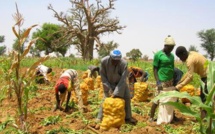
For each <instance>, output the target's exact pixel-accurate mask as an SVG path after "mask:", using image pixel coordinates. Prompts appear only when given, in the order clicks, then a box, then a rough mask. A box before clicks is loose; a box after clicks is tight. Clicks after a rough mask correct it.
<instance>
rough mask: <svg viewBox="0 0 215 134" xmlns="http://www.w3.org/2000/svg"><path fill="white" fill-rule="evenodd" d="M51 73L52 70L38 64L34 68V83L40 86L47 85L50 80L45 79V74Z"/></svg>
mask: <svg viewBox="0 0 215 134" xmlns="http://www.w3.org/2000/svg"><path fill="white" fill-rule="evenodd" d="M51 72H52V68H50V67H47V66H45V65H43V64H40V65H39V66H37V68H36V77H37V78H36V83H39V84H42V83H49V82H50V80H49V79H48V77H47V74H49V73H51Z"/></svg>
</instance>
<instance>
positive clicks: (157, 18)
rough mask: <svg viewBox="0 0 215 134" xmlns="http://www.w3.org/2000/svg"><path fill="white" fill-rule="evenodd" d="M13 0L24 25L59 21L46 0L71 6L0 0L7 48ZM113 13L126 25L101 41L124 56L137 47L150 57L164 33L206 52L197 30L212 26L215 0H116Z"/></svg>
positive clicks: (63, 1) (10, 41)
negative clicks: (49, 8)
mask: <svg viewBox="0 0 215 134" xmlns="http://www.w3.org/2000/svg"><path fill="white" fill-rule="evenodd" d="M89 1H90V2H91V1H92V0H89ZM102 1H107V0H102ZM15 2H17V4H18V8H19V11H20V13H21V14H22V15H23V16H24V18H25V22H24V26H23V28H28V27H30V26H31V25H34V24H39V26H38V27H37V28H40V26H41V25H42V24H43V23H45V22H46V23H55V24H60V23H59V22H58V21H57V20H56V19H55V18H54V17H53V12H52V11H51V10H48V9H47V6H48V5H49V4H52V5H53V7H54V9H56V10H57V11H58V12H59V11H63V12H67V11H68V9H69V8H70V7H71V4H70V2H69V0H1V1H0V16H1V20H0V35H4V36H5V42H4V43H1V44H0V45H6V46H7V47H8V48H9V49H11V46H12V44H13V40H14V39H15V36H14V34H13V32H12V29H11V28H12V26H13V25H14V23H15V21H14V20H13V17H12V15H13V14H14V13H15V12H16V8H15ZM112 16H113V17H118V18H119V20H120V24H121V25H126V26H127V28H126V29H124V30H123V31H122V34H120V35H118V34H112V35H106V36H105V37H103V38H102V39H103V40H102V41H104V42H107V41H111V40H114V42H116V43H118V44H119V45H120V46H119V49H120V50H121V51H122V53H123V55H124V56H125V53H126V52H129V51H130V50H131V49H133V48H139V49H140V51H141V52H142V54H143V55H148V56H149V57H150V58H153V51H157V50H161V49H162V48H163V44H164V38H165V37H166V36H167V35H172V37H173V38H174V39H175V42H176V47H177V46H179V45H183V46H185V47H187V48H189V46H190V45H195V46H196V47H197V49H198V50H200V52H201V53H202V54H206V52H205V51H203V50H202V49H201V47H200V44H201V40H200V39H199V38H198V36H197V32H199V31H201V30H207V29H211V28H215V1H214V0H159V1H158V0H118V1H116V2H115V10H114V11H113V12H112ZM72 53H73V52H72ZM173 53H175V49H174V50H173ZM73 54H75V53H73Z"/></svg>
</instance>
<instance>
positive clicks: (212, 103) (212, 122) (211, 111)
mask: <svg viewBox="0 0 215 134" xmlns="http://www.w3.org/2000/svg"><path fill="white" fill-rule="evenodd" d="M206 66H208V72H207V74H208V75H207V80H208V82H207V86H208V94H205V95H206V102H204V103H203V102H202V101H201V99H200V97H199V96H191V95H190V94H188V93H187V92H181V93H180V92H177V91H169V92H166V93H162V94H160V95H158V96H157V97H156V98H154V99H153V100H152V101H157V100H159V99H161V98H163V97H178V98H187V99H188V100H189V101H190V102H191V104H192V105H191V107H197V108H199V109H202V110H205V111H207V114H206V117H205V118H204V119H202V118H201V112H199V111H196V110H193V109H194V108H193V109H191V108H190V107H187V106H185V105H184V104H182V103H180V102H167V103H164V104H167V105H172V106H174V107H175V108H176V109H178V110H179V111H180V112H181V113H182V114H184V115H188V116H192V117H195V118H196V120H197V121H198V122H199V124H200V132H201V133H202V134H214V133H215V84H214V83H215V63H214V62H208V63H207V65H206ZM203 120H204V122H203Z"/></svg>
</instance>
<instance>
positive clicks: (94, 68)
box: [87, 65, 100, 78]
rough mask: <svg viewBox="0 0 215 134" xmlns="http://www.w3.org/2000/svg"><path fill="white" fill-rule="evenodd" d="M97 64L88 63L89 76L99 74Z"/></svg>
mask: <svg viewBox="0 0 215 134" xmlns="http://www.w3.org/2000/svg"><path fill="white" fill-rule="evenodd" d="M99 69H100V68H99V66H94V65H90V66H88V70H87V72H88V77H90V78H93V77H94V78H96V77H97V76H98V75H100V72H99Z"/></svg>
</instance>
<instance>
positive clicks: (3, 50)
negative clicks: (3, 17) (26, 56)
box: [0, 36, 6, 55]
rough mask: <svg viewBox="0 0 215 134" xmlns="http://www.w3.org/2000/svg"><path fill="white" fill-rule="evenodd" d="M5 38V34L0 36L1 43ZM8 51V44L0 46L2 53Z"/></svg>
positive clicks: (0, 52) (0, 53)
mask: <svg viewBox="0 0 215 134" xmlns="http://www.w3.org/2000/svg"><path fill="white" fill-rule="evenodd" d="M4 40H5V38H4V36H0V43H3V42H4ZM5 52H6V46H5V45H4V46H0V55H3V54H4V53H5Z"/></svg>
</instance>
